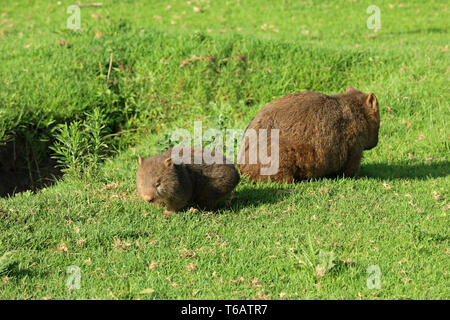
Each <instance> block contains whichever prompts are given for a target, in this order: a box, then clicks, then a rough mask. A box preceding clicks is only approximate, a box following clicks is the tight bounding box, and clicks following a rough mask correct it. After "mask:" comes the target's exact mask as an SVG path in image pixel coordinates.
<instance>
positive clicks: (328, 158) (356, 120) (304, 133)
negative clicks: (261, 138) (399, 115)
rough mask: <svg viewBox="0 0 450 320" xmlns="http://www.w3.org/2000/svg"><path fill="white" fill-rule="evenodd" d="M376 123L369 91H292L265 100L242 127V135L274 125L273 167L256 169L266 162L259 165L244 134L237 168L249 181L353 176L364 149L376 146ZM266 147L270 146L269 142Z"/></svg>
mask: <svg viewBox="0 0 450 320" xmlns="http://www.w3.org/2000/svg"><path fill="white" fill-rule="evenodd" d="M379 127H380V114H379V110H378V101H377V98H376V96H375V95H374V94H373V93H370V94H365V93H363V92H360V91H358V90H356V89H354V88H352V87H347V90H346V92H345V93H341V94H337V95H325V94H322V93H318V92H311V91H303V92H299V93H294V94H291V95H288V96H285V97H282V98H280V99H278V100H276V101H274V102H271V103H269V104H267V105H266V106H265V107H264V108H263V109H261V110H260V111H259V112H258V114H257V115H256V116H255V118H254V119H253V120H252V121H251V122H250V125H249V126H248V127H247V129H246V134H247V132H248V131H249V129H255V131H256V134H257V135H259V133H258V132H259V130H260V129H268V131H269V132H270V129H279V132H278V133H279V158H278V160H279V162H278V171H277V172H276V173H274V174H271V175H264V174H261V169H262V168H265V167H268V166H269V165H267V163H264V164H262V162H261V161H260V156H259V153H258V148H257V145H255V144H254V143H250V144H249V139H248V138H245V137H244V140H243V143H242V146H241V150H240V160H239V162H240V163H242V162H243V161H244V163H243V164H240V165H239V169H240V171H241V173H242V174H243V175H246V176H248V177H250V179H252V180H254V181H256V180H268V179H271V180H272V181H278V182H293V181H294V180H302V179H311V178H319V177H325V176H333V175H340V174H344V175H345V176H348V177H353V176H356V175H357V174H358V172H359V167H360V162H361V158H362V152H363V150H368V149H371V148H374V147H375V146H376V145H377V143H378V129H379ZM269 137H270V136H269ZM269 141H270V140H269ZM258 144H259V143H258ZM267 149H268V150H269V151H270V150H271V149H273V148H271V144H270V142H269V143H268V146H267ZM257 153H258V157H257V162H256V164H250V163H249V155H252V154H257ZM268 153H269V155H271V154H270V152H268ZM271 156H272V157H274V156H276V155H275V154H274V155H271ZM244 157H245V158H244ZM272 161H273V160H272Z"/></svg>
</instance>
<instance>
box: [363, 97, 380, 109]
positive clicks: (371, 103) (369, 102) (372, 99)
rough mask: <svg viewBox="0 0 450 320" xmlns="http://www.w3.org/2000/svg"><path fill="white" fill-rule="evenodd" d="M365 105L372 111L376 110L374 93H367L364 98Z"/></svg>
mask: <svg viewBox="0 0 450 320" xmlns="http://www.w3.org/2000/svg"><path fill="white" fill-rule="evenodd" d="M366 105H367V106H368V107H369V108H370V109H371V110H373V111H377V110H378V100H377V97H376V96H375V94H373V93H369V95H368V96H367V99H366Z"/></svg>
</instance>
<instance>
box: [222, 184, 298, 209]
mask: <svg viewBox="0 0 450 320" xmlns="http://www.w3.org/2000/svg"><path fill="white" fill-rule="evenodd" d="M289 196H290V193H289V191H287V188H285V187H281V186H278V187H277V186H272V185H267V186H266V185H263V184H262V185H259V186H253V185H252V186H245V187H243V188H242V189H240V190H239V191H235V198H234V199H233V200H232V204H231V206H232V208H233V209H234V210H240V209H243V208H246V207H248V206H250V205H251V206H260V205H263V204H274V203H279V202H281V201H283V200H285V199H286V198H288V197H289Z"/></svg>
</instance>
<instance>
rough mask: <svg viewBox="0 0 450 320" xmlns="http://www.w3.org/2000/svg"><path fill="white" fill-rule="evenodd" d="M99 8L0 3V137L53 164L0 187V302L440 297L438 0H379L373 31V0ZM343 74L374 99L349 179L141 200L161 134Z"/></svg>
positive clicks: (226, 119) (444, 267)
mask: <svg viewBox="0 0 450 320" xmlns="http://www.w3.org/2000/svg"><path fill="white" fill-rule="evenodd" d="M103 3H104V4H103V6H102V7H99V8H96V7H88V8H82V9H81V10H82V16H81V23H82V30H79V31H77V32H74V31H72V30H68V29H66V28H65V23H66V20H67V17H68V16H69V15H68V14H67V13H66V9H67V7H68V6H69V5H70V4H72V3H70V1H61V4H58V2H56V1H52V2H45V1H31V0H30V1H22V2H15V1H9V0H6V1H2V4H1V5H0V51H1V52H2V55H1V56H0V61H1V64H0V86H1V88H2V89H1V90H0V141H5V142H6V141H9V140H11V139H13V138H14V137H17V136H19V137H24V138H25V141H28V144H29V145H30V146H34V147H35V148H36V149H38V150H41V152H40V153H38V154H39V155H40V157H43V158H44V157H48V156H49V155H53V156H56V157H58V154H59V158H58V159H60V160H61V163H63V164H65V165H66V174H65V175H64V177H63V178H62V179H61V180H60V181H58V182H57V183H56V184H55V185H53V186H49V187H47V188H44V189H42V190H40V191H37V192H31V191H27V192H24V193H19V194H16V195H14V196H11V197H4V198H0V259H3V260H5V261H3V260H2V263H1V272H2V274H1V278H0V298H2V299H48V298H52V299H90V298H98V299H111V298H113V299H194V298H195V299H231V298H236V299H252V298H258V299H264V298H270V299H448V298H450V292H449V289H448V288H449V274H448V272H449V254H450V253H449V250H450V248H449V229H448V225H449V218H448V212H449V208H450V207H449V202H448V200H449V190H450V178H449V171H450V164H449V155H450V144H449V139H450V131H449V129H448V128H449V119H450V108H449V104H448V101H449V93H448V72H449V69H448V66H449V61H450V59H449V56H448V55H449V49H448V41H449V37H448V30H449V22H448V21H450V19H449V13H448V4H447V3H446V2H445V1H428V2H426V3H423V2H420V1H409V2H408V3H407V4H403V3H401V2H398V1H378V2H377V5H378V6H379V7H380V9H381V21H382V28H381V29H380V30H378V31H377V32H374V31H373V30H369V29H367V27H366V20H367V17H368V16H369V15H368V14H367V13H366V8H367V7H368V6H369V5H371V4H373V3H371V2H370V1H357V2H353V1H345V2H343V1H322V2H320V3H313V2H312V1H289V0H285V1H280V2H276V3H275V2H274V3H272V2H270V1H248V2H245V3H244V2H239V1H228V2H225V1H220V2H219V1H191V3H190V4H187V2H186V1H171V2H170V4H169V5H170V8H169V6H168V3H165V2H158V1H152V2H151V3H150V2H146V1H137V0H136V1H128V2H117V1H112V0H110V1H103ZM194 6H195V7H198V8H200V9H201V10H200V12H196V11H195V10H194V9H193V7H194ZM197 11H198V10H197ZM111 54H112V57H113V64H112V70H111V72H110V76H109V78H108V76H107V75H108V68H109V61H110V57H111ZM347 85H352V86H354V87H356V88H358V89H360V90H363V91H365V92H374V93H375V94H376V95H377V97H378V99H379V101H380V107H381V121H382V126H381V128H380V141H379V144H378V146H377V147H376V148H375V149H373V150H371V151H369V152H365V154H364V159H363V163H362V170H361V175H360V177H359V178H357V179H348V178H337V179H321V180H317V181H310V182H302V183H298V184H292V185H289V184H276V183H257V184H255V185H254V184H252V183H250V182H249V181H247V180H245V179H243V181H242V182H241V183H240V184H239V186H238V187H237V189H236V191H235V193H234V194H235V198H234V199H233V200H232V202H231V206H230V208H227V209H222V210H219V211H218V212H198V213H192V212H189V211H188V210H186V211H185V212H183V213H182V214H178V215H173V216H171V217H170V218H166V217H164V216H162V210H160V209H157V208H153V207H151V206H149V205H148V204H146V203H143V201H140V200H139V198H138V196H137V194H136V190H135V172H136V169H137V160H136V159H137V155H138V154H144V155H151V154H156V153H158V152H160V151H161V150H163V149H164V148H167V147H168V146H169V142H168V141H167V134H169V133H170V132H171V130H173V129H175V128H187V129H189V130H192V128H193V121H195V120H201V121H203V124H204V126H205V128H208V127H218V128H236V129H237V128H241V129H244V128H245V127H246V125H247V124H248V122H249V121H250V120H251V119H252V117H253V116H254V115H255V114H256V113H257V112H258V110H259V109H261V108H262V107H263V106H264V105H265V104H266V103H267V102H270V101H272V100H273V99H275V98H277V97H280V96H282V95H284V94H288V93H292V92H295V91H299V90H303V89H309V90H314V91H320V92H325V93H336V92H341V91H343V90H345V87H346V86H347ZM92 119H97V120H96V121H93V120H92ZM99 119H100V120H99ZM64 128H66V129H64ZM70 128H72V130H70ZM80 128H93V129H92V132H96V134H92V136H89V135H88V134H87V133H86V135H87V136H84V135H82V134H80V135H77V133H78V132H81V131H82V130H81V129H80ZM100 128H101V130H100ZM86 132H90V131H89V129H87V130H86ZM76 139H79V140H76ZM83 139H84V140H83ZM43 141H44V142H45V143H49V144H50V145H51V146H52V148H53V149H49V150H44V151H42V144H41V143H44V142H43ZM76 141H78V143H75V142H76ZM80 141H81V142H80ZM64 143H65V144H64ZM62 145H63V146H66V148H65V149H64V148H63V147H61V146H62ZM39 146H41V148H39ZM105 149H106V150H105ZM52 150H53V151H52ZM55 151H56V153H57V154H56V155H55ZM58 151H59V153H58ZM71 152H72V153H71ZM69 155H72V156H73V158H70V156H69ZM64 159H71V161H66V162H64V161H63V160H64ZM103 160H104V161H103ZM72 265H76V266H79V267H80V271H81V288H80V289H79V290H68V289H67V288H66V281H67V279H68V277H69V275H68V274H67V268H68V267H69V266H72ZM372 265H377V266H379V268H380V271H381V289H369V288H368V287H367V285H366V282H367V279H368V277H369V276H370V274H368V273H367V269H368V267H369V266H372Z"/></svg>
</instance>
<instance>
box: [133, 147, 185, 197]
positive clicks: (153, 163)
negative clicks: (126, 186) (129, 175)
mask: <svg viewBox="0 0 450 320" xmlns="http://www.w3.org/2000/svg"><path fill="white" fill-rule="evenodd" d="M136 182H137V189H138V193H139V195H140V196H141V197H142V199H144V200H145V201H147V202H151V203H154V204H156V205H164V204H165V200H166V199H169V198H171V196H172V195H174V194H175V193H176V192H177V191H176V190H177V189H178V188H179V180H178V176H177V172H176V168H175V165H174V163H173V161H172V159H171V158H167V157H165V156H162V155H158V156H153V157H150V158H146V159H144V158H142V157H141V156H139V168H138V171H137V177H136Z"/></svg>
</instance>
